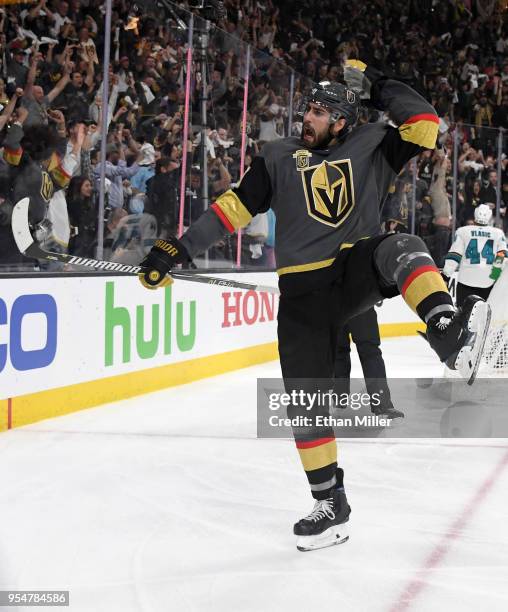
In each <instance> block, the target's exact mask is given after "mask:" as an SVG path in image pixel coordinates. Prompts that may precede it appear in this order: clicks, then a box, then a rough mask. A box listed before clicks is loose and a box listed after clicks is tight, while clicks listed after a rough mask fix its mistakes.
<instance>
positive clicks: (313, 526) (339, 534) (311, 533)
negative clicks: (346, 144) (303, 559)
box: [293, 468, 351, 552]
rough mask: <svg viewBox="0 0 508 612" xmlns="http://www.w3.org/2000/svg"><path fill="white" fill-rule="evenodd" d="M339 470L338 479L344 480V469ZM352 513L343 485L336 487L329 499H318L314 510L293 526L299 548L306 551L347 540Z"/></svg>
mask: <svg viewBox="0 0 508 612" xmlns="http://www.w3.org/2000/svg"><path fill="white" fill-rule="evenodd" d="M337 472H338V473H337V476H338V478H337V480H338V482H342V470H341V469H340V468H339V470H337ZM350 513H351V508H350V507H349V504H348V502H347V498H346V494H345V492H344V487H343V486H339V487H336V488H334V489H333V491H332V494H331V496H330V497H328V498H327V499H322V500H316V503H315V504H314V508H313V509H312V512H311V513H310V514H309V515H308V516H306V517H305V518H303V519H301V520H300V521H298V523H296V524H295V526H294V528H293V531H294V534H295V535H296V536H297V540H296V547H297V548H298V550H300V551H302V552H305V551H309V550H317V549H319V548H327V547H328V546H335V545H336V544H343V543H344V542H346V541H347V540H348V539H349V533H348V531H347V525H346V523H347V522H348V521H349V515H350Z"/></svg>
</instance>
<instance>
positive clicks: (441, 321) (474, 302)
mask: <svg viewBox="0 0 508 612" xmlns="http://www.w3.org/2000/svg"><path fill="white" fill-rule="evenodd" d="M489 324H490V306H489V305H488V304H487V303H486V302H485V301H484V300H482V299H481V298H479V297H478V296H475V295H471V296H469V297H468V298H467V299H466V300H465V302H464V305H463V306H462V308H459V309H458V310H457V311H456V312H455V314H453V316H451V317H450V316H447V315H446V314H443V315H436V316H435V317H432V319H430V321H429V324H428V326H427V340H428V341H429V344H430V346H431V347H432V348H433V349H434V351H436V353H437V354H438V356H439V358H440V359H441V361H444V362H445V363H446V365H447V366H448V367H449V368H450V369H451V370H458V371H459V373H460V375H461V376H462V377H463V378H466V379H467V382H468V384H469V385H472V384H473V382H474V379H475V377H476V372H477V371H478V366H479V365H480V360H481V356H482V352H483V347H484V344H485V339H486V337H487V333H488V331H489Z"/></svg>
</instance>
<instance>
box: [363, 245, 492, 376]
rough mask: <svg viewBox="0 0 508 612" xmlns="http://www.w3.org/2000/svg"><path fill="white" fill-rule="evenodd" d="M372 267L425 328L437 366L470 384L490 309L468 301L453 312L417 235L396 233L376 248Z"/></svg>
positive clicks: (482, 303) (478, 300)
mask: <svg viewBox="0 0 508 612" xmlns="http://www.w3.org/2000/svg"><path fill="white" fill-rule="evenodd" d="M374 262H375V265H376V267H377V269H378V271H379V272H380V274H381V278H382V280H383V281H384V282H386V283H387V284H389V283H390V282H391V283H393V282H394V281H395V283H396V284H397V287H398V289H399V291H400V293H401V295H402V297H403V298H404V300H405V301H406V303H407V304H408V306H409V307H410V308H411V309H412V310H413V311H414V312H415V313H417V314H418V316H419V317H420V318H421V319H422V321H425V323H426V324H427V332H426V333H427V339H428V341H429V344H430V346H431V347H432V348H433V349H434V351H435V352H436V353H437V355H438V357H439V358H440V359H441V361H443V362H445V363H446V365H447V366H448V367H449V368H450V369H452V370H458V371H459V372H460V374H461V375H462V376H463V377H464V378H467V379H468V381H469V383H472V382H473V380H474V377H475V375H476V371H477V369H478V365H479V363H480V359H481V355H482V350H483V346H484V343H485V338H486V335H487V332H488V327H489V323H490V307H489V306H488V304H487V303H486V302H485V301H484V300H483V299H481V298H480V297H478V296H470V297H469V298H467V299H466V301H465V302H464V305H463V306H462V307H461V308H459V309H455V307H454V305H453V302H452V298H451V296H450V294H449V293H448V289H447V287H446V284H445V282H444V281H443V279H442V277H441V274H440V273H439V270H438V269H437V267H436V265H435V263H434V260H433V259H432V257H431V256H430V254H429V253H428V251H427V248H426V246H425V244H424V242H423V241H422V240H421V239H420V238H418V237H417V236H410V235H408V234H397V235H393V236H389V237H388V238H386V239H385V240H384V241H383V242H382V243H381V244H380V245H379V247H378V248H377V249H376V252H375V255H374Z"/></svg>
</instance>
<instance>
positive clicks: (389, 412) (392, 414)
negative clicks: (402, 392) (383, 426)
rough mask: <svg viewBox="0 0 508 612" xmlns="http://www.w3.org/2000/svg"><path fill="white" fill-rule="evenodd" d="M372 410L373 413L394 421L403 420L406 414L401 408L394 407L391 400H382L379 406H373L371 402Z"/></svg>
mask: <svg viewBox="0 0 508 612" xmlns="http://www.w3.org/2000/svg"><path fill="white" fill-rule="evenodd" d="M370 410H371V412H372V414H375V415H376V416H380V417H383V418H385V419H392V421H393V420H401V419H403V418H404V416H405V415H404V413H403V412H402V411H401V410H397V409H396V408H395V407H394V405H393V404H392V402H391V400H390V401H389V402H381V404H380V405H379V406H373V405H372V403H371V405H370Z"/></svg>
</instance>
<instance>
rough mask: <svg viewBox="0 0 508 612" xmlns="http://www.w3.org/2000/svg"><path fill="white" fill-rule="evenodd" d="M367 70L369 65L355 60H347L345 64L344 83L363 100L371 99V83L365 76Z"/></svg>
mask: <svg viewBox="0 0 508 612" xmlns="http://www.w3.org/2000/svg"><path fill="white" fill-rule="evenodd" d="M366 68H367V64H364V63H363V62H361V61H360V60H355V59H349V60H346V63H345V64H344V81H345V82H346V85H347V86H348V88H349V89H352V90H353V91H354V92H355V93H357V94H358V95H359V96H360V98H361V99H362V100H368V99H369V98H370V88H371V82H370V81H369V79H368V78H367V77H366V76H365V74H364V72H365V69H366Z"/></svg>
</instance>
